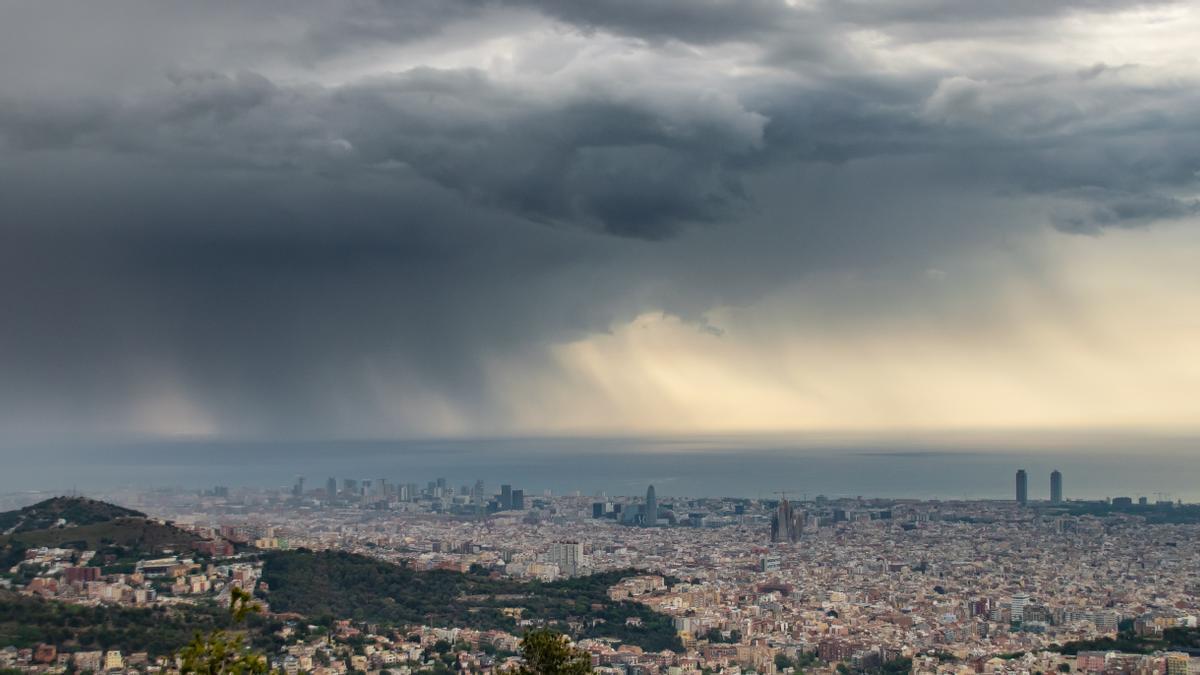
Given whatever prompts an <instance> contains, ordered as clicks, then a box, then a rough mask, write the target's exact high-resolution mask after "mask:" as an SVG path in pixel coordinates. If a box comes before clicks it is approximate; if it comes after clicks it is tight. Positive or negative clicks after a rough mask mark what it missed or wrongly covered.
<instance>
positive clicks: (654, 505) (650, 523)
mask: <svg viewBox="0 0 1200 675" xmlns="http://www.w3.org/2000/svg"><path fill="white" fill-rule="evenodd" d="M644 515H645V520H644V522H643V524H644V525H645V526H646V527H654V526H655V525H658V497H656V496H655V495H654V486H653V485H651V486H650V487H649V488H646V510H645V512H644Z"/></svg>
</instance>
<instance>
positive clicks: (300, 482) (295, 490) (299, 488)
mask: <svg viewBox="0 0 1200 675" xmlns="http://www.w3.org/2000/svg"><path fill="white" fill-rule="evenodd" d="M292 494H293V495H294V496H296V497H300V496H302V495H303V494H304V476H296V484H295V485H293V486H292Z"/></svg>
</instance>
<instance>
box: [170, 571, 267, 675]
mask: <svg viewBox="0 0 1200 675" xmlns="http://www.w3.org/2000/svg"><path fill="white" fill-rule="evenodd" d="M261 611H262V606H260V605H259V604H258V603H256V602H254V601H253V599H252V598H251V595H250V593H249V592H247V591H243V590H242V589H240V588H237V587H234V588H233V590H232V591H231V593H230V600H229V613H230V615H232V617H233V621H234V623H241V622H243V621H245V620H246V617H248V616H250V615H251V614H257V613H259V612H261ZM179 658H180V661H181V666H180V669H179V670H180V672H181V673H196V674H197V675H251V674H253V675H260V674H262V673H266V672H267V657H266V656H263V655H262V654H258V653H255V652H253V651H251V650H250V649H249V648H248V647H246V646H245V645H243V644H242V636H241V635H230V634H229V633H227V632H226V631H224V630H221V629H216V630H213V631H212V632H211V633H209V634H208V635H207V636H203V635H201V634H200V633H196V636H195V637H194V638H192V641H191V643H190V644H188V646H187V647H184V648H183V651H181V652H180V653H179Z"/></svg>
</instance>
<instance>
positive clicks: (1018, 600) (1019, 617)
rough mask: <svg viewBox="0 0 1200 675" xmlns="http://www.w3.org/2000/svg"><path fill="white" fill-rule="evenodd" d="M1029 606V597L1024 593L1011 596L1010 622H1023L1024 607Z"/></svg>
mask: <svg viewBox="0 0 1200 675" xmlns="http://www.w3.org/2000/svg"><path fill="white" fill-rule="evenodd" d="M1028 604H1029V595H1028V594H1025V593H1017V594H1015V595H1013V596H1012V620H1013V621H1015V622H1021V621H1024V620H1025V607H1026V606H1027V605H1028Z"/></svg>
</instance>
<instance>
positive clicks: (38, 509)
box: [0, 497, 146, 535]
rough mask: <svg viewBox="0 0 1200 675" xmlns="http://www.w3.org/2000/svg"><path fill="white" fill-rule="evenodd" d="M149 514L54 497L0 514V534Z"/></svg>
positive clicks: (88, 501) (91, 500) (94, 502)
mask: <svg viewBox="0 0 1200 675" xmlns="http://www.w3.org/2000/svg"><path fill="white" fill-rule="evenodd" d="M145 517H146V514H144V513H141V512H140V511H134V510H133V509H127V508H125V507H123V506H117V505H116V504H109V503H108V502H102V501H97V500H95V499H87V498H84V497H54V498H52V499H47V500H45V501H42V502H38V503H37V504H34V505H32V506H26V507H25V508H23V509H18V510H16V511H5V512H4V513H0V535H3V534H16V533H20V532H30V531H33V530H46V529H50V528H55V527H74V526H78V525H92V524H95V523H104V522H108V521H110V520H115V519H117V518H145Z"/></svg>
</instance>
